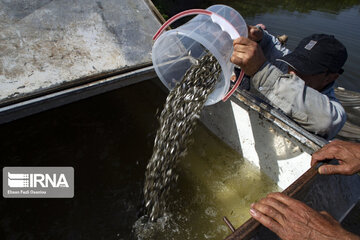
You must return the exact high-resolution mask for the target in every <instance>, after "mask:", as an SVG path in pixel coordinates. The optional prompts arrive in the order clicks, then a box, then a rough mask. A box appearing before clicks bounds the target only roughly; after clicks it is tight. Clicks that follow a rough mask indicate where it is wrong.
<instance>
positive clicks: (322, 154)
mask: <svg viewBox="0 0 360 240" xmlns="http://www.w3.org/2000/svg"><path fill="white" fill-rule="evenodd" d="M337 152H338V149H337V147H333V145H325V146H324V147H323V148H322V149H320V150H319V151H317V152H315V153H314V154H313V155H312V156H311V166H314V165H315V164H316V163H317V162H321V161H324V160H327V159H333V158H336V153H337Z"/></svg>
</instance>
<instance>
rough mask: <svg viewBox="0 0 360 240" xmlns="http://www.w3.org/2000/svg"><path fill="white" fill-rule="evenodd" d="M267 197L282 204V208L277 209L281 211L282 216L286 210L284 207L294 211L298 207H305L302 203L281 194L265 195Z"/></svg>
mask: <svg viewBox="0 0 360 240" xmlns="http://www.w3.org/2000/svg"><path fill="white" fill-rule="evenodd" d="M267 197H269V198H273V199H276V200H277V201H278V202H280V203H281V204H282V206H283V207H282V208H281V209H280V208H279V211H281V212H282V213H283V214H284V213H285V211H286V210H287V208H286V207H290V208H292V209H295V210H296V208H298V207H299V206H300V205H301V206H302V205H305V204H304V203H302V202H300V201H298V200H296V199H294V198H291V197H289V196H287V195H285V194H283V193H280V192H274V193H269V194H268V195H267ZM284 206H286V207H284ZM305 206H306V205H305Z"/></svg>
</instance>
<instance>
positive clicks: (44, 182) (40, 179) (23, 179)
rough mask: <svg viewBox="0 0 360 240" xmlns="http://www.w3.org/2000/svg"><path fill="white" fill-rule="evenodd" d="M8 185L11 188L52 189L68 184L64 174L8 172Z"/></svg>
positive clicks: (66, 186) (67, 185)
mask: <svg viewBox="0 0 360 240" xmlns="http://www.w3.org/2000/svg"><path fill="white" fill-rule="evenodd" d="M8 185H9V187H11V188H29V187H30V188H36V187H43V188H48V187H49V186H51V187H54V188H59V187H65V188H68V187H69V184H68V182H67V180H66V177H65V174H56V173H54V174H42V173H30V174H25V173H10V172H8Z"/></svg>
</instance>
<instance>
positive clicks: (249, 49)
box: [230, 37, 266, 76]
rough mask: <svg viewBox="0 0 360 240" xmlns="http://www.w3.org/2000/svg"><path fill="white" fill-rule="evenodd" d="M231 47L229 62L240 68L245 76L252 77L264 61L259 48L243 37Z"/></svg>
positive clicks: (236, 40)
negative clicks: (232, 49) (231, 52)
mask: <svg viewBox="0 0 360 240" xmlns="http://www.w3.org/2000/svg"><path fill="white" fill-rule="evenodd" d="M233 45H234V52H233V54H232V56H231V59H230V60H231V62H232V63H234V64H236V65H238V66H240V67H241V69H242V70H243V71H244V72H245V74H247V75H249V76H253V75H254V74H255V73H256V72H257V71H258V70H259V69H260V67H261V66H262V65H263V64H264V63H265V61H266V59H265V56H264V54H263V52H262V50H261V48H260V46H259V45H258V44H257V43H256V42H254V41H252V40H250V39H249V38H245V37H239V38H237V39H235V40H234V42H233Z"/></svg>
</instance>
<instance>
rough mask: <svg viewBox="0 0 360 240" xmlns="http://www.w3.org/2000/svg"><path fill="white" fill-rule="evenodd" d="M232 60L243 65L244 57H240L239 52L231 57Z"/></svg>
mask: <svg viewBox="0 0 360 240" xmlns="http://www.w3.org/2000/svg"><path fill="white" fill-rule="evenodd" d="M230 61H231V62H232V63H234V64H236V65H238V66H240V67H241V66H242V65H243V59H242V58H241V57H239V56H238V54H233V55H232V56H231V58H230Z"/></svg>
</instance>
